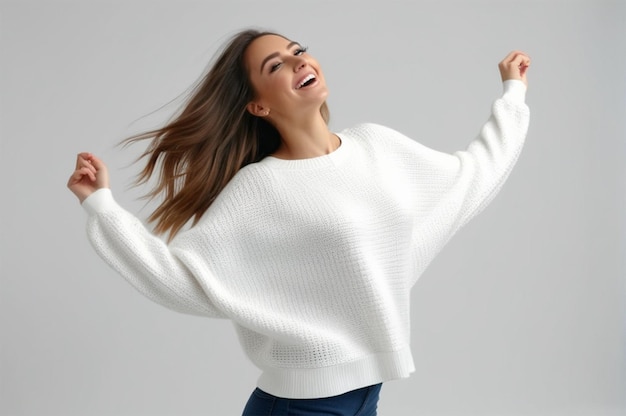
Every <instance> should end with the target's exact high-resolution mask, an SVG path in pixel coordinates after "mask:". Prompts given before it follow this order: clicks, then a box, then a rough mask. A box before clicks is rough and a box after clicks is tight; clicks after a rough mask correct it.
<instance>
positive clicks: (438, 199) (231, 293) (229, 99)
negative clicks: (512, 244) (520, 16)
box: [68, 31, 530, 415]
mask: <svg viewBox="0 0 626 416" xmlns="http://www.w3.org/2000/svg"><path fill="white" fill-rule="evenodd" d="M529 64H530V60H529V58H528V56H527V55H526V54H524V53H522V52H512V53H510V54H509V55H508V56H507V57H506V58H505V59H504V60H503V61H502V62H501V63H500V65H499V68H500V73H501V75H502V80H503V84H504V94H503V96H502V97H501V98H499V99H498V100H496V101H495V103H494V105H493V112H492V116H491V117H490V118H489V120H488V121H487V123H486V124H485V125H484V127H483V129H482V131H481V134H480V135H479V137H478V138H477V139H476V140H474V141H473V142H472V143H471V144H470V145H469V147H468V148H467V150H466V151H462V152H457V153H455V154H454V155H449V154H444V153H440V152H437V151H434V150H431V149H428V148H426V147H424V146H421V145H420V144H418V143H416V142H414V141H412V140H410V139H408V138H406V137H404V136H403V135H401V134H400V133H398V132H396V131H394V130H391V129H389V128H386V127H382V126H379V125H374V124H363V125H358V126H356V127H352V128H349V129H346V130H344V131H342V132H340V133H333V132H331V131H330V130H329V129H328V126H327V120H328V110H327V107H326V104H325V101H326V97H327V95H328V89H327V87H326V83H325V81H324V76H323V74H322V71H321V69H320V66H319V64H318V63H317V61H315V59H313V57H311V56H310V55H309V54H308V53H307V52H306V49H305V48H303V47H302V46H301V45H299V44H298V43H297V42H292V41H291V40H289V39H287V38H285V37H283V36H280V35H276V34H271V33H262V32H256V31H244V32H241V33H239V34H238V35H236V36H235V37H233V39H232V40H231V41H230V43H229V44H228V45H227V46H226V48H225V49H224V51H223V52H222V53H221V55H220V57H219V58H218V60H217V61H216V62H215V64H214V66H213V68H212V69H211V70H210V71H209V72H208V74H207V75H206V77H205V78H204V79H203V80H202V82H201V83H200V84H199V86H198V87H197V88H196V90H195V91H194V93H193V94H192V96H191V98H190V100H189V102H188V103H187V104H186V105H185V106H184V108H183V110H182V111H181V113H180V115H178V117H177V118H176V119H175V120H173V121H172V122H171V123H169V124H168V125H167V126H165V127H164V128H162V129H160V130H157V131H153V132H149V133H146V134H144V135H141V136H137V137H134V138H131V139H130V140H131V141H135V140H140V139H144V138H152V143H151V146H150V147H149V148H148V149H147V150H146V153H145V156H147V157H148V163H147V166H146V167H145V169H144V170H143V173H142V176H141V177H140V179H141V180H144V181H145V180H147V179H148V178H149V177H150V176H151V175H152V174H153V172H154V171H155V170H158V171H159V175H160V176H159V182H158V184H157V186H156V188H155V189H154V191H153V193H152V195H153V196H154V195H158V194H161V193H162V194H163V196H164V199H163V202H162V203H161V205H159V206H158V208H157V209H156V211H155V212H154V213H153V214H152V216H151V220H153V221H156V230H157V231H158V232H169V233H170V234H169V235H170V240H171V241H170V242H169V244H166V243H165V242H163V241H162V240H161V239H160V238H157V237H155V236H153V235H152V234H151V233H150V232H149V231H147V230H146V228H144V226H143V225H142V223H141V222H140V221H138V220H137V219H136V218H135V217H134V216H132V215H131V214H129V213H128V212H126V211H125V210H123V209H122V208H121V207H120V206H119V205H118V204H117V203H116V202H115V201H114V199H113V197H112V194H111V191H110V190H109V184H108V174H107V169H106V166H105V164H104V163H103V162H102V161H101V160H99V159H98V158H97V157H95V156H94V155H92V154H89V153H81V154H79V155H78V159H77V164H76V170H75V171H74V173H73V174H72V176H71V177H70V179H69V183H68V186H69V188H70V189H71V190H72V191H73V192H74V193H75V194H76V195H77V196H78V198H79V200H80V201H81V203H82V205H83V207H84V208H85V210H86V211H87V213H88V215H89V219H88V235H89V238H90V241H91V243H92V244H93V246H94V248H95V249H96V251H97V252H98V253H99V254H100V256H102V257H103V258H104V259H105V260H106V261H107V262H108V263H109V264H110V265H111V266H112V267H113V268H115V269H116V270H117V271H118V272H119V273H120V274H122V275H123V276H124V277H125V278H126V279H127V280H128V281H129V282H130V283H132V284H133V285H134V286H135V287H136V288H137V289H139V290H140V291H141V292H142V293H143V294H144V295H146V296H148V297H149V298H151V299H153V300H154V301H156V302H159V303H161V304H163V305H164V306H166V307H169V308H172V309H175V310H178V311H181V312H185V313H191V314H199V315H205V316H212V317H221V318H227V319H231V320H232V321H234V323H235V326H236V328H237V331H238V335H239V338H240V341H241V344H242V346H243V348H244V350H245V352H246V354H247V355H248V356H249V357H250V359H251V360H252V361H253V362H254V363H255V364H256V365H257V366H258V367H259V368H260V369H261V370H262V375H261V377H260V379H259V380H258V388H257V389H256V390H255V391H254V393H253V394H252V395H251V397H250V400H249V402H248V404H247V406H246V409H245V410H244V415H260V414H262V415H266V414H267V415H269V414H276V415H286V414H291V413H297V414H327V413H328V409H332V410H333V412H337V413H333V414H341V415H356V414H359V415H374V414H375V413H376V406H377V402H378V392H379V390H380V386H381V383H383V382H385V381H388V380H393V379H399V378H404V377H407V376H409V374H410V373H411V372H412V371H413V370H414V366H413V360H412V356H411V352H410V347H409V297H410V296H409V293H410V289H411V287H412V286H413V284H414V283H415V282H416V280H417V278H418V277H419V275H420V274H421V273H422V272H423V270H424V269H425V268H426V266H427V265H428V263H429V262H430V261H431V260H432V259H433V257H434V256H435V255H436V253H437V252H438V251H439V250H440V249H441V248H442V247H443V246H444V244H445V243H446V242H447V241H448V240H449V239H450V237H451V236H452V235H453V234H454V233H455V232H456V231H457V230H458V229H459V228H460V227H461V226H463V225H464V224H465V223H467V221H469V220H470V219H471V218H472V217H473V216H474V215H476V214H477V213H478V212H479V211H480V210H481V209H482V208H483V207H484V206H485V205H486V204H487V203H488V202H489V201H490V199H491V198H492V197H493V196H494V195H495V193H496V192H497V191H498V190H499V188H500V187H501V186H502V184H503V182H504V180H505V179H506V177H507V176H508V174H509V172H510V171H511V169H512V167H513V165H514V163H515V161H516V159H517V157H518V155H519V153H520V151H521V148H522V144H523V141H524V138H525V135H526V131H527V126H528V117H529V116H528V108H527V107H526V105H525V104H524V96H525V91H526V86H527V81H526V72H527V69H528V67H529ZM189 220H192V222H193V225H192V226H191V227H190V228H189V229H186V230H183V226H184V225H185V224H186V223H187V222H188V221H189ZM325 409H326V410H325ZM298 412H299V413H298ZM307 412H308V413H307Z"/></svg>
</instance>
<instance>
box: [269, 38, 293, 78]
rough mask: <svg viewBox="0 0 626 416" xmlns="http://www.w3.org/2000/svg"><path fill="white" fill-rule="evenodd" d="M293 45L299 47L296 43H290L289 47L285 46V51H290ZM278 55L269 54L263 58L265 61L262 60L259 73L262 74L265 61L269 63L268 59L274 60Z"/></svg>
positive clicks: (276, 53)
mask: <svg viewBox="0 0 626 416" xmlns="http://www.w3.org/2000/svg"><path fill="white" fill-rule="evenodd" d="M294 45H300V44H299V43H298V42H290V43H289V45H287V47H286V48H285V49H287V50H289V49H291V48H292V47H293V46H294ZM279 55H280V53H278V52H274V53H272V54H269V55H267V56H266V57H265V59H263V62H261V71H260V72H261V73H263V67H264V66H265V64H266V63H267V61H269V60H270V59H274V58H276V57H277V56H279Z"/></svg>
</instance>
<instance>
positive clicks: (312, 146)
mask: <svg viewBox="0 0 626 416" xmlns="http://www.w3.org/2000/svg"><path fill="white" fill-rule="evenodd" d="M277 129H278V131H279V132H280V135H281V137H282V141H281V144H280V146H279V147H278V149H277V150H276V152H274V154H273V155H272V156H274V157H277V158H280V159H288V160H296V159H309V158H313V157H318V156H324V155H327V154H329V153H332V152H334V151H335V150H336V149H337V148H338V147H339V145H340V140H339V138H338V137H337V136H336V135H335V134H333V133H332V132H331V131H330V130H329V129H328V125H327V124H326V122H325V121H324V119H323V118H322V117H321V115H320V116H319V117H315V118H313V119H310V120H306V121H303V122H300V123H289V124H288V125H285V126H278V127H277Z"/></svg>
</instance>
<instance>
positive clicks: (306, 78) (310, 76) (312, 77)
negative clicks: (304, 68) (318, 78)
mask: <svg viewBox="0 0 626 416" xmlns="http://www.w3.org/2000/svg"><path fill="white" fill-rule="evenodd" d="M312 79H315V75H313V74H309V75H307V76H306V77H304V79H303V80H302V82H300V84H298V87H297V89H300V88H302V86H303V85H304V84H306V83H307V82H309V81H311V80H312Z"/></svg>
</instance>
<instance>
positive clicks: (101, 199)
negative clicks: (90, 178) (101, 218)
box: [82, 188, 117, 215]
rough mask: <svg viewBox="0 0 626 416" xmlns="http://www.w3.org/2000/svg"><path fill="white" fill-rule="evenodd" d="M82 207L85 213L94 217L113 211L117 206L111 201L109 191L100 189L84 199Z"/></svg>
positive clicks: (111, 195) (111, 197)
mask: <svg viewBox="0 0 626 416" xmlns="http://www.w3.org/2000/svg"><path fill="white" fill-rule="evenodd" d="M82 206H83V208H84V209H85V211H87V214H89V215H94V214H98V213H100V212H104V211H108V210H111V209H113V208H114V207H116V206H117V202H115V200H114V199H113V193H111V189H109V188H100V189H98V190H97V191H95V192H93V193H92V194H91V195H89V196H88V197H87V198H85V200H84V201H83V203H82Z"/></svg>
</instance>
